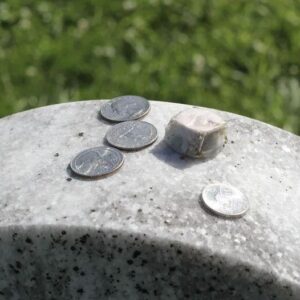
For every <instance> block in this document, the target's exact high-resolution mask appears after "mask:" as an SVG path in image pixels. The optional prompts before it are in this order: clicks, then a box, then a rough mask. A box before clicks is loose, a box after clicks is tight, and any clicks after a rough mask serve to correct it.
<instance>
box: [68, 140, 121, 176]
mask: <svg viewBox="0 0 300 300" xmlns="http://www.w3.org/2000/svg"><path fill="white" fill-rule="evenodd" d="M123 162H124V156H123V154H122V153H121V152H120V151H119V150H117V149H113V148H111V147H106V146H101V147H96V148H91V149H87V150H85V151H83V152H81V153H79V154H78V155H77V156H76V157H75V158H74V159H73V160H72V162H71V164H70V167H71V169H72V171H73V172H74V173H76V174H78V175H81V176H85V177H99V176H102V175H107V174H110V173H112V172H114V171H116V170H117V169H119V168H120V167H121V166H122V164H123Z"/></svg>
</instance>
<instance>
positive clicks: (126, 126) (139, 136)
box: [106, 121, 157, 150]
mask: <svg viewBox="0 0 300 300" xmlns="http://www.w3.org/2000/svg"><path fill="white" fill-rule="evenodd" d="M156 139H157V130H156V128H155V127H154V126H153V125H152V124H150V123H147V122H143V121H127V122H123V123H120V124H117V125H114V126H113V127H112V128H110V129H109V130H108V132H107V133H106V140H107V142H108V143H109V144H111V145H112V146H114V147H116V148H119V149H123V150H139V149H142V148H144V147H146V146H149V145H151V144H152V143H154V142H155V141H156Z"/></svg>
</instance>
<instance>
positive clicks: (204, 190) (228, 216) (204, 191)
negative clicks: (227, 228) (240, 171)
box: [201, 183, 250, 219]
mask: <svg viewBox="0 0 300 300" xmlns="http://www.w3.org/2000/svg"><path fill="white" fill-rule="evenodd" d="M220 185H222V186H227V187H229V188H230V189H233V190H236V191H238V192H239V193H241V194H242V195H243V197H244V199H245V200H246V204H247V206H246V208H245V209H244V210H243V211H241V212H240V213H235V214H225V213H222V212H219V211H217V210H215V209H213V208H212V207H210V206H209V205H208V204H207V203H206V201H205V194H206V193H207V190H208V189H209V188H210V187H212V186H220ZM201 198H202V203H203V204H204V206H205V208H207V209H208V210H209V211H210V212H212V213H214V214H215V215H217V216H220V217H223V218H228V219H234V218H240V217H242V216H244V215H245V214H246V213H247V211H248V210H249V208H250V205H249V200H248V198H247V197H246V196H245V195H244V194H243V193H242V192H241V191H240V190H239V189H237V188H235V187H234V186H232V185H230V184H228V183H212V184H208V185H206V186H205V187H204V188H203V191H202V193H201ZM206 198H207V197H206Z"/></svg>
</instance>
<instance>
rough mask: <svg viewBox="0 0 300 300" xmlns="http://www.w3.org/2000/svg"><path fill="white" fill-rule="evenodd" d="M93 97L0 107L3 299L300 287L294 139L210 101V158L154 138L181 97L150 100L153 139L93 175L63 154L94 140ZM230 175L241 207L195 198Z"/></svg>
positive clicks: (270, 295) (260, 293)
mask: <svg viewBox="0 0 300 300" xmlns="http://www.w3.org/2000/svg"><path fill="white" fill-rule="evenodd" d="M101 103H103V102H101V101H86V102H80V103H70V104H63V105H55V106H50V107H44V108H40V109H36V110H32V111H28V112H24V113H20V114H16V115H13V116H10V117H7V118H3V119H1V120H0V132H1V139H0V157H1V168H0V178H1V180H0V208H1V209H0V299H5V300H6V299H21V300H23V299H47V300H48V299H49V300H50V299H52V300H54V299H126V298H127V299H300V185H299V182H300V138H299V137H297V136H295V135H293V134H290V133H288V132H285V131H282V130H280V129H278V128H275V127H272V126H269V125H266V124H264V123H261V122H258V121H254V120H251V119H248V118H244V117H240V116H237V115H234V114H229V113H223V112H218V113H220V114H221V116H222V117H223V118H224V119H225V120H226V121H227V122H228V143H227V144H226V146H225V148H224V149H223V151H222V152H221V153H220V154H218V156H217V157H216V158H214V159H213V160H210V161H205V162H198V161H194V160H189V159H182V158H181V157H180V156H179V155H178V154H176V153H175V152H173V151H172V150H170V149H169V148H167V146H166V145H165V144H164V143H163V142H162V138H163V136H164V127H165V125H166V124H167V123H168V121H169V119H170V118H171V117H172V116H173V115H174V114H176V113H178V112H179V111H181V110H183V109H185V108H187V106H184V105H180V104H168V103H160V102H152V110H151V112H150V113H149V115H148V116H146V117H145V118H144V120H145V121H148V122H151V123H153V124H154V125H155V126H156V127H157V129H158V131H159V135H160V138H159V140H158V142H156V143H155V144H154V145H152V146H151V147H149V148H147V149H145V150H143V151H139V152H130V153H126V152H125V163H124V166H123V167H122V168H121V169H120V170H119V172H117V173H116V174H114V175H113V176H110V177H106V178H104V179H100V180H82V179H80V178H77V177H73V176H72V175H71V173H70V171H69V169H68V164H69V162H70V160H71V159H72V158H73V157H74V156H75V155H76V154H77V153H78V152H80V151H81V150H83V149H85V148H89V147H94V146H98V145H101V144H102V143H103V138H104V135H105V133H106V131H107V129H108V128H109V127H110V126H111V125H110V124H109V123H108V122H106V121H103V120H101V119H98V111H99V108H100V106H101ZM217 181H226V182H228V183H230V184H232V185H234V186H236V187H238V188H239V189H240V190H241V191H243V192H244V193H245V194H246V195H247V196H248V198H249V200H250V205H251V208H250V211H249V212H248V213H247V214H246V216H245V217H243V218H241V219H238V220H233V221H232V220H224V219H220V218H217V217H215V216H212V215H210V214H208V213H207V212H205V211H204V210H203V209H202V208H201V207H200V205H199V195H200V193H201V191H202V189H203V187H204V186H205V185H206V184H208V183H211V182H217Z"/></svg>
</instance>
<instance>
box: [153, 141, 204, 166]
mask: <svg viewBox="0 0 300 300" xmlns="http://www.w3.org/2000/svg"><path fill="white" fill-rule="evenodd" d="M150 153H152V154H153V155H154V156H155V157H156V158H157V159H159V160H161V161H162V162H164V163H166V164H168V165H170V166H172V167H173V168H176V169H179V170H184V169H187V168H190V167H192V166H195V165H199V164H203V163H205V162H207V161H208V160H209V159H205V160H204V159H193V158H190V157H187V156H184V155H181V154H179V153H177V152H175V151H174V150H173V149H171V148H170V147H169V146H168V145H167V144H166V143H165V142H164V141H163V140H162V141H160V142H159V143H158V144H156V146H155V147H154V148H153V149H152V150H151V151H150Z"/></svg>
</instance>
